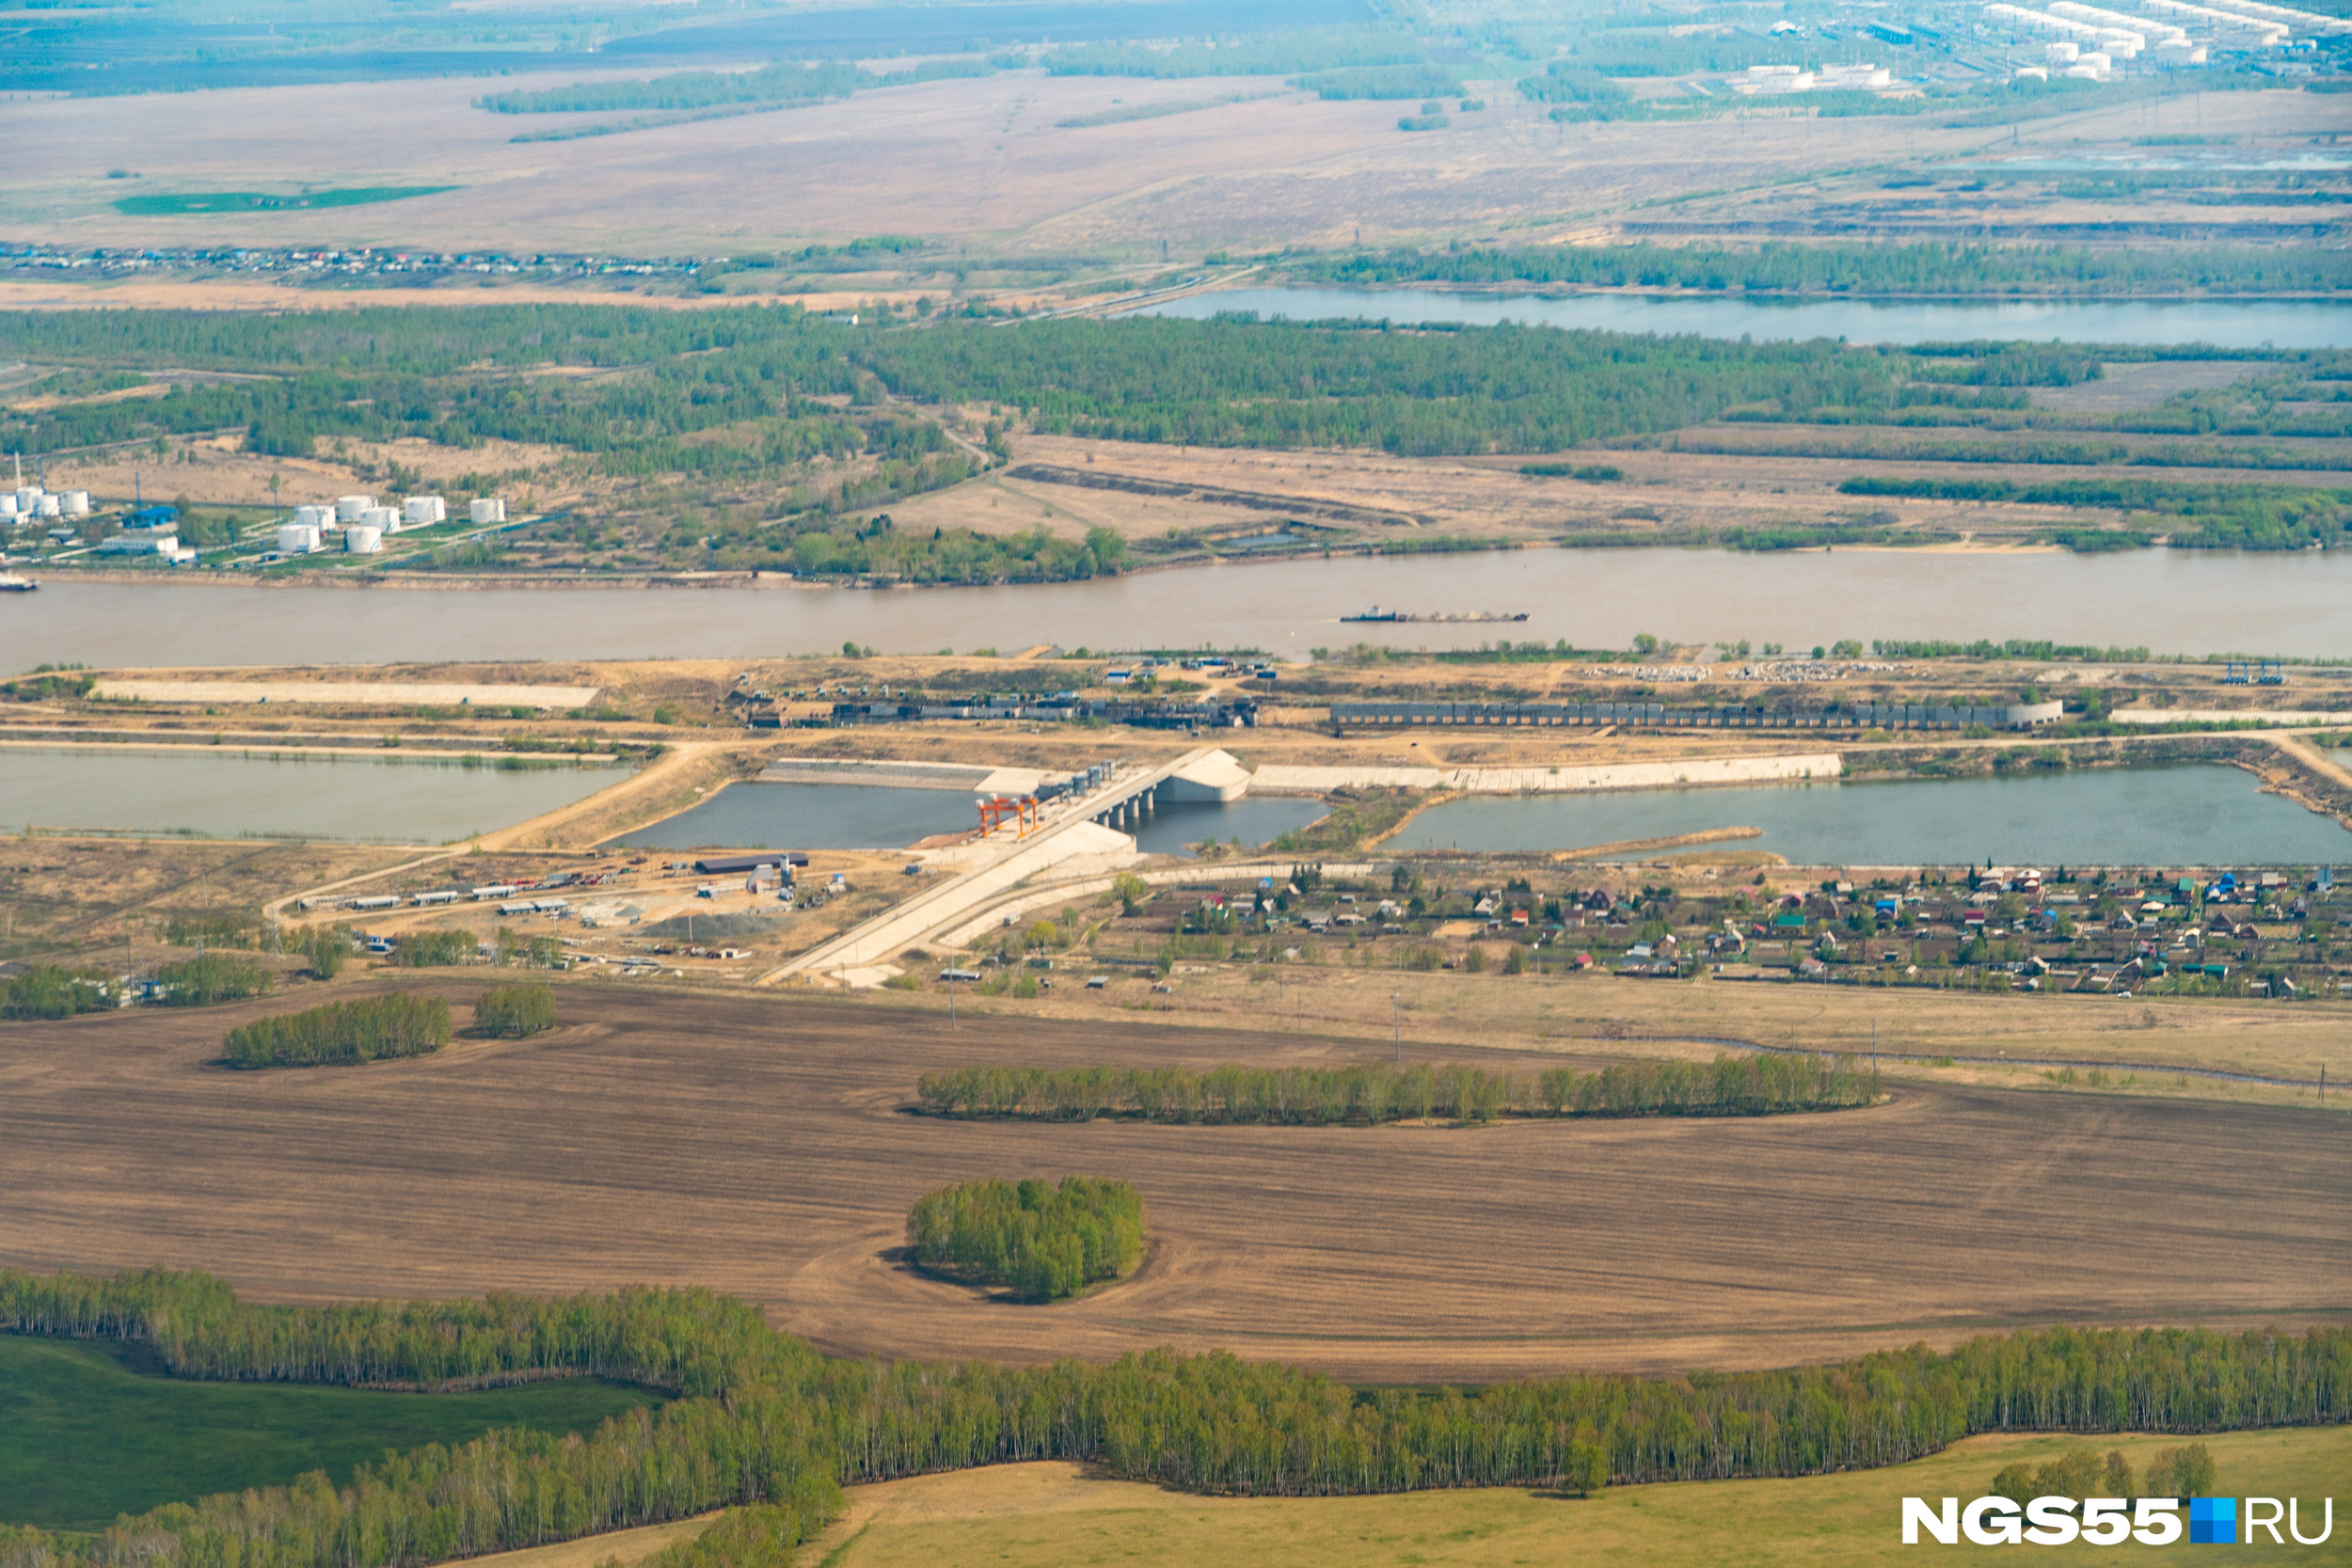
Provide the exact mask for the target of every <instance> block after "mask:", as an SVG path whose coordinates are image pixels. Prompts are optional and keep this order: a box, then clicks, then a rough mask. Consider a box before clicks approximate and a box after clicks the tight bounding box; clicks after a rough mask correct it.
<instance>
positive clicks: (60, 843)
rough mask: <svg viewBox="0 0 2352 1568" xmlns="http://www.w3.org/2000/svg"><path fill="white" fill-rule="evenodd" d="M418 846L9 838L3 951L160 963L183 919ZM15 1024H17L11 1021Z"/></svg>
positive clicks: (242, 911) (238, 908)
mask: <svg viewBox="0 0 2352 1568" xmlns="http://www.w3.org/2000/svg"><path fill="white" fill-rule="evenodd" d="M413 854H414V851H413V850H407V849H400V848H388V847H381V846H374V845H358V844H276V843H229V842H221V841H216V840H183V839H172V838H156V839H133V838H52V837H47V836H40V837H36V836H33V835H30V834H25V835H22V836H18V837H14V838H8V839H6V840H0V958H20V957H25V956H29V955H35V954H38V955H40V956H42V957H44V958H55V959H57V960H58V961H63V962H72V963H103V964H114V963H120V964H122V965H123V967H132V966H134V965H135V964H142V963H152V962H154V961H156V959H157V958H159V957H163V958H180V957H184V956H185V955H183V954H179V953H173V952H168V951H167V950H164V949H162V948H161V947H160V943H161V942H162V940H163V936H164V931H165V927H167V925H168V924H169V923H170V922H171V921H172V920H173V919H174V918H175V917H178V918H183V919H190V920H203V919H208V918H220V919H226V920H228V921H229V922H230V924H232V925H238V924H249V923H250V922H251V920H252V918H253V911H256V910H258V909H259V908H260V907H261V906H262V904H263V903H264V902H266V901H267V900H269V899H271V898H274V897H277V896H278V895H280V894H282V893H284V892H286V891H287V890H288V889H289V888H292V887H308V886H311V885H314V884H316V883H319V882H326V881H332V880H335V879H340V878H343V877H349V876H353V875H357V874H358V873H361V872H365V871H373V870H377V869H379V868H383V867H387V866H391V865H396V864H398V863H400V862H401V861H403V860H405V859H407V858H410V857H411V856H412V855H413ZM6 1027H13V1025H8V1026H6Z"/></svg>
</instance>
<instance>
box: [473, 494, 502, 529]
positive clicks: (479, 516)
mask: <svg viewBox="0 0 2352 1568" xmlns="http://www.w3.org/2000/svg"><path fill="white" fill-rule="evenodd" d="M471 515H472V517H473V521H474V524H475V526H476V527H479V526H480V525H482V524H484V523H502V522H504V521H506V502H505V501H504V500H502V499H500V498H499V497H497V496H479V497H476V498H475V499H474V503H473V507H472V511H471Z"/></svg>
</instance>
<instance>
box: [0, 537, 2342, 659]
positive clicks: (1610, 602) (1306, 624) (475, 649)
mask: <svg viewBox="0 0 2352 1568" xmlns="http://www.w3.org/2000/svg"><path fill="white" fill-rule="evenodd" d="M1375 604H1378V605H1382V606H1386V607H1390V608H1393V609H1400V610H1408V611H1418V612H1422V613H1444V612H1453V613H1458V612H1462V611H1469V610H1488V611H1514V612H1515V611H1525V612H1526V613H1527V616H1528V619H1527V621H1526V622H1524V623H1523V624H1512V625H1506V626H1474V625H1473V626H1444V625H1428V624H1414V623H1410V622H1404V623H1392V622H1384V623H1374V624H1370V625H1364V624H1357V625H1343V624H1342V623H1341V621H1340V619H1339V618H1340V617H1341V616H1342V615H1345V614H1350V613H1354V612H1357V611H1359V610H1363V609H1364V608H1365V607H1367V606H1370V605H1375ZM1638 632H1650V633H1653V634H1655V635H1657V636H1660V637H1663V638H1668V639H1677V638H1679V639H1685V640H1688V641H1718V640H1721V641H1737V640H1739V639H1740V638H1747V639H1750V640H1751V641H1756V642H1764V641H1773V642H1781V643H1785V644H1786V645H1788V646H1789V647H1791V648H1810V647H1812V646H1813V645H1815V644H1817V643H1820V644H1827V643H1831V642H1835V641H1837V640H1838V639H1840V638H1847V637H1852V638H1859V639H1862V640H1863V641H1866V642H1867V641H1869V640H1870V639H1872V638H1944V639H1951V640H1956V641H1969V640H1972V639H1975V638H1979V637H1991V638H1996V639H2000V638H2012V637H2022V638H2047V639H2052V640H2055V641H2061V642H2084V643H2091V644H2095V645H2097V646H2101V647H2106V646H2109V645H2115V646H2123V647H2130V646H2136V645H2141V646H2147V647H2150V648H2153V649H2154V650H2155V651H2156V652H2158V653H2186V654H2205V653H2211V652H2216V651H2227V650H2249V651H2253V652H2259V653H2265V654H2274V655H2282V656H2287V657H2301V656H2322V655H2325V656H2341V655H2342V654H2343V653H2344V651H2345V650H2346V649H2347V648H2352V552H2347V551H2337V550H2329V551H2327V552H2324V553H2317V554H2313V553H2300V552H2298V553H2292V554H2244V555H2241V554H2234V553H2229V552H2218V551H2190V550H2138V551H2132V552H2128V553H2124V554H2117V555H2069V554H2062V553H2057V552H2047V553H2043V552H2034V553H2003V552H1983V553H1976V552H1967V551H1939V550H1851V549H1841V550H1835V551H1831V552H1827V553H1823V552H1819V551H1804V552H1789V553H1774V554H1761V555H1740V554H1734V553H1731V552H1727V551H1720V550H1680V549H1597V550H1565V549H1552V548H1537V549H1529V550H1511V551H1501V552H1481V553H1473V554H1464V555H1449V556H1416V557H1409V558H1402V557H1390V558H1365V557H1360V556H1348V557H1342V558H1339V559H1336V560H1328V561H1326V560H1306V561H1299V560H1290V561H1280V562H1263V563H1259V564H1241V563H1234V564H1228V565H1219V566H1202V567H1195V568H1187V569H1184V570H1179V571H1168V572H1151V573H1142V574H1137V575H1134V576H1128V577H1119V578H1095V579H1093V580H1091V581H1089V582H1073V583H1054V584H1039V585H1029V586H1019V587H1014V586H1006V587H993V588H941V589H896V590H882V591H866V590H858V589H847V588H816V587H799V586H794V585H792V584H789V583H785V582H774V583H765V582H763V583H762V584H761V585H760V586H757V587H750V586H741V587H727V588H702V589H693V588H610V589H581V590H577V591H564V590H556V589H484V590H479V591H466V590H438V591H437V590H427V589H416V590H410V589H391V588H373V589H365V588H303V587H290V588H252V587H242V586H238V587H231V586H227V585H221V586H209V585H208V586H199V585H196V584H182V585H167V584H154V585H149V584H145V583H98V582H74V581H72V580H70V579H62V578H51V579H50V580H49V581H48V582H47V583H46V584H44V585H43V587H42V588H41V590H40V593H38V594H7V595H0V673H18V672H22V671H25V670H29V669H31V668H32V667H33V665H35V664H36V663H39V662H41V661H44V660H46V661H57V662H65V661H73V662H80V663H85V664H89V665H94V666H98V667H101V668H123V667H130V666H140V665H217V664H318V663H330V664H358V663H375V662H386V661H405V660H415V661H419V662H441V661H459V660H473V659H482V660H501V659H569V658H750V657H775V656H781V655H787V654H818V653H827V652H831V651H833V650H835V649H838V648H839V647H840V646H841V644H842V643H843V642H844V641H857V642H860V643H865V644H870V645H872V646H874V647H876V648H879V649H881V650H882V651H883V652H885V653H935V652H937V651H938V650H939V649H941V648H943V647H953V648H955V649H956V650H957V651H959V652H966V653H968V652H970V651H971V650H973V649H975V648H981V647H994V648H999V649H1002V650H1004V651H1005V652H1008V653H1009V652H1011V651H1012V650H1014V649H1017V648H1023V647H1027V646H1031V645H1034V644H1036V643H1040V642H1058V643H1061V644H1062V645H1063V646H1065V647H1071V648H1075V647H1079V646H1082V645H1084V646H1089V647H1094V648H1124V649H1133V648H1197V647H1203V646H1211V647H1218V648H1232V647H1248V648H1257V649H1262V650H1264V651H1266V652H1268V653H1271V654H1273V655H1275V656H1277V657H1304V656H1305V655H1306V653H1307V651H1308V650H1309V649H1311V648H1316V647H1328V646H1340V645H1343V644H1346V643H1352V642H1358V641H1365V642H1378V643H1386V644H1389V645H1391V646H1396V647H1404V648H1433V649H1438V648H1458V647H1464V646H1474V645H1476V644H1477V643H1479V642H1480V641H1486V640H1489V639H1491V638H1493V637H1497V636H1501V637H1507V638H1510V639H1512V640H1514V641H1518V640H1524V639H1527V638H1541V639H1543V640H1544V641H1547V642H1549V641H1557V640H1559V639H1563V638H1565V639H1566V640H1567V641H1569V642H1571V643H1574V644H1576V645H1578V646H1580V647H1593V648H1622V647H1626V646H1629V644H1630V643H1631V641H1632V639H1633V637H1634V635H1635V634H1636V633H1638ZM1037 678H1046V677H1042V676H1041V677H1037ZM1008 679H1009V681H1011V680H1013V677H1011V676H1008ZM1014 684H1020V683H1019V682H1018V681H1014Z"/></svg>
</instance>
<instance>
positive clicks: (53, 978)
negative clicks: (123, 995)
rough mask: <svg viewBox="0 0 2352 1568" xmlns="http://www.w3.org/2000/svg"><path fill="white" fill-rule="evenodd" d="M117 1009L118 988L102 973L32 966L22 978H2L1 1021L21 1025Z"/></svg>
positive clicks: (22, 974)
mask: <svg viewBox="0 0 2352 1568" xmlns="http://www.w3.org/2000/svg"><path fill="white" fill-rule="evenodd" d="M115 1005H116V1004H115V994H114V988H113V986H112V985H111V984H110V983H109V982H108V980H107V978H106V976H105V974H104V973H103V971H100V970H95V969H68V968H67V967H66V966H65V965H63V964H31V965H28V966H27V967H26V968H25V969H24V972H23V973H21V974H11V975H6V976H0V1018H5V1019H8V1020H11V1021H14V1022H25V1021H29V1020H32V1019H56V1018H72V1017H73V1016H75V1015H76V1014H78V1013H95V1012H101V1011H103V1010H105V1009H107V1008H110V1007H112V1006H115Z"/></svg>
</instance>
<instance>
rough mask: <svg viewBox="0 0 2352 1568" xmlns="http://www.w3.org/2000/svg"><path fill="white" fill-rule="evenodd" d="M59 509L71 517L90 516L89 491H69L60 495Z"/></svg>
mask: <svg viewBox="0 0 2352 1568" xmlns="http://www.w3.org/2000/svg"><path fill="white" fill-rule="evenodd" d="M57 509H58V510H59V511H60V512H62V513H64V514H65V515H67V516H69V517H87V516H88V515H89V492H88V491H87V490H67V491H64V492H62V493H60V494H59V495H58V497H57Z"/></svg>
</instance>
